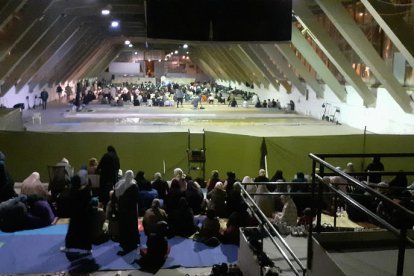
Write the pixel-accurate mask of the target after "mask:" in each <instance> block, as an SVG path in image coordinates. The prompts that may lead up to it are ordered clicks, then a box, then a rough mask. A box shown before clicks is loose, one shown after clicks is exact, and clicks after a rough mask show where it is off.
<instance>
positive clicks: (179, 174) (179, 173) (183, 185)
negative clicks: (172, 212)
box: [173, 168, 187, 192]
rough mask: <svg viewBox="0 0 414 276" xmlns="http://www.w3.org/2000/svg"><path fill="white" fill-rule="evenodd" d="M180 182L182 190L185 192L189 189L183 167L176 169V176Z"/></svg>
mask: <svg viewBox="0 0 414 276" xmlns="http://www.w3.org/2000/svg"><path fill="white" fill-rule="evenodd" d="M173 179H176V180H177V181H178V183H180V190H181V192H185V190H187V181H186V180H185V175H184V172H183V170H182V169H180V168H175V169H174V178H173Z"/></svg>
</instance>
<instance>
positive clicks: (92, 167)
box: [88, 157, 98, 174]
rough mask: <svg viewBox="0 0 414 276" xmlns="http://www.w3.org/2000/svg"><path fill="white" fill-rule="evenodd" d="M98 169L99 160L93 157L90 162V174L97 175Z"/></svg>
mask: <svg viewBox="0 0 414 276" xmlns="http://www.w3.org/2000/svg"><path fill="white" fill-rule="evenodd" d="M97 169H98V159H96V158H95V157H92V158H91V159H89V161H88V174H97V173H98V172H97Z"/></svg>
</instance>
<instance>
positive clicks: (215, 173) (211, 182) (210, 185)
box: [207, 170, 221, 193]
mask: <svg viewBox="0 0 414 276" xmlns="http://www.w3.org/2000/svg"><path fill="white" fill-rule="evenodd" d="M217 182H221V180H220V176H219V172H218V170H213V171H212V172H211V178H210V179H209V180H208V184H207V193H209V192H211V191H212V190H213V189H214V187H215V186H216V183H217Z"/></svg>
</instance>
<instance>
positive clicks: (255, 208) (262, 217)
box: [235, 183, 306, 275]
mask: <svg viewBox="0 0 414 276" xmlns="http://www.w3.org/2000/svg"><path fill="white" fill-rule="evenodd" d="M235 185H239V186H240V189H241V192H242V194H244V197H243V196H242V198H243V200H244V201H245V202H246V198H247V199H248V200H249V201H250V204H249V203H248V202H246V204H247V206H248V207H249V208H251V209H252V210H253V214H254V215H255V217H256V218H257V219H258V220H259V221H260V222H262V224H263V225H266V227H268V228H270V230H271V231H272V233H274V234H276V236H277V238H278V239H279V241H280V242H281V243H282V244H283V246H284V247H285V249H286V250H287V251H288V252H289V254H290V255H291V256H292V257H293V259H294V260H295V262H296V263H297V264H298V265H299V267H300V269H301V270H302V271H303V274H304V275H305V272H306V268H305V266H304V265H303V264H302V262H301V261H300V260H299V258H298V257H297V256H296V255H295V253H294V252H293V251H292V249H291V248H290V247H289V245H288V244H287V243H286V241H285V240H284V239H283V237H282V236H281V235H280V234H279V232H278V231H277V230H276V229H275V227H274V226H273V224H272V223H271V222H270V221H269V220H268V218H267V217H266V215H265V214H264V213H263V212H262V211H261V210H260V208H259V206H257V205H256V203H255V202H254V200H253V198H252V197H251V196H250V195H249V193H248V192H247V191H246V190H245V189H244V188H243V186H242V185H243V184H241V183H235ZM251 205H253V207H251ZM259 216H260V217H259ZM265 230H266V232H267V233H268V234H269V237H270V239H271V240H272V242H273V244H274V245H275V246H276V248H277V249H278V251H279V253H280V254H281V255H282V257H283V258H284V259H285V261H286V262H287V263H288V265H289V266H290V268H291V269H292V270H293V271H294V273H295V274H296V275H299V272H298V270H297V269H296V267H295V266H294V265H293V263H292V262H291V261H290V259H289V257H288V256H287V255H286V253H285V251H284V250H283V248H281V246H280V245H279V244H278V243H277V241H276V240H275V239H274V238H273V235H272V233H270V231H269V230H268V229H265Z"/></svg>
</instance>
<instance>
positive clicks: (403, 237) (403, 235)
mask: <svg viewBox="0 0 414 276" xmlns="http://www.w3.org/2000/svg"><path fill="white" fill-rule="evenodd" d="M320 156H321V157H322V158H325V157H335V158H340V157H365V156H366V157H373V156H378V157H414V154H321V155H320ZM309 157H310V158H311V159H313V164H312V175H313V178H312V193H313V194H314V193H315V185H316V182H315V180H316V179H318V180H319V183H320V184H319V189H318V190H319V191H318V198H320V197H321V196H322V185H321V184H324V185H326V186H327V187H328V188H329V189H330V190H332V191H334V192H335V193H336V194H338V195H339V196H340V197H341V198H343V199H345V200H346V201H347V202H349V203H351V204H352V205H353V206H355V207H357V208H358V209H360V210H362V211H364V212H365V213H366V214H367V215H369V216H370V217H371V218H373V219H374V220H375V221H377V222H378V223H379V224H380V225H381V226H382V227H384V228H386V229H387V230H388V231H390V232H391V233H393V234H394V235H396V236H397V237H398V239H399V246H398V259H397V273H396V274H397V275H398V276H400V275H403V271H404V257H405V249H406V243H407V242H408V243H410V244H412V245H414V241H413V240H412V239H411V238H409V237H407V227H404V226H403V227H401V229H397V228H395V227H394V226H392V225H391V224H389V223H388V222H387V221H385V220H384V219H382V218H380V217H379V216H377V215H376V214H374V213H373V212H371V211H370V210H368V209H367V208H365V207H364V206H363V205H362V204H360V203H359V202H357V201H356V200H354V199H353V198H351V197H350V196H349V195H347V194H346V193H344V192H343V191H341V190H339V189H338V188H337V187H335V185H332V184H331V183H330V182H325V181H324V179H323V178H322V177H321V176H320V175H318V174H317V173H316V172H315V171H316V163H317V162H318V163H319V164H320V165H321V168H322V174H323V169H324V167H327V168H328V169H330V170H331V171H332V172H333V173H334V174H335V175H339V176H341V177H343V178H344V179H346V180H347V181H348V183H350V184H351V185H354V186H358V187H360V188H362V189H363V190H364V191H367V192H369V193H370V194H374V195H376V196H377V197H379V198H381V199H382V200H384V201H386V202H387V203H389V204H390V205H391V206H393V207H394V208H396V209H398V210H399V211H402V212H403V213H404V214H405V215H407V216H408V217H411V218H414V212H412V211H411V210H408V209H407V208H405V207H404V206H401V205H400V204H397V203H395V202H394V201H392V200H391V199H390V198H388V197H386V196H384V195H383V194H381V193H380V192H377V191H376V190H374V189H372V188H371V187H369V186H368V185H366V184H363V183H361V182H360V181H358V180H356V179H355V178H353V177H351V176H349V175H348V174H347V173H345V172H343V171H341V170H338V169H337V168H336V167H334V166H332V165H331V164H329V163H328V162H326V161H325V160H323V159H322V158H321V157H319V156H316V155H315V154H312V153H310V154H309ZM314 195H315V194H314ZM315 203H316V202H315V201H314V203H313V205H312V209H314V208H315ZM317 208H318V217H317V227H318V228H319V227H320V211H321V208H320V206H318V207H317ZM311 232H312V228H310V233H311ZM308 244H310V245H311V244H312V243H311V234H310V235H309V239H308ZM312 256H313V251H312V249H311V248H308V258H312Z"/></svg>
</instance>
